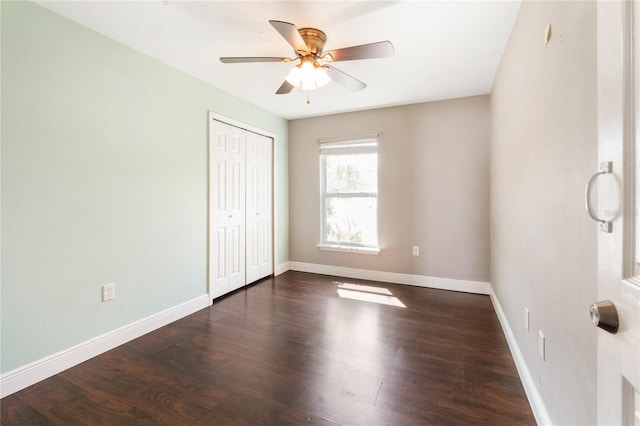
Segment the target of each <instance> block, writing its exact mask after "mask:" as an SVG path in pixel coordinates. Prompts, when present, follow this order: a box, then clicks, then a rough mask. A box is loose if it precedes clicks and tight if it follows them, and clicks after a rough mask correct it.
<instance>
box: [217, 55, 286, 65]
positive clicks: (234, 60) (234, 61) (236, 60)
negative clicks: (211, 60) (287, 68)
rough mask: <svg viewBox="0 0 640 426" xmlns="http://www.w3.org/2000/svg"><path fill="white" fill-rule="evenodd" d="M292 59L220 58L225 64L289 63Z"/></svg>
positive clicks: (265, 57)
mask: <svg viewBox="0 0 640 426" xmlns="http://www.w3.org/2000/svg"><path fill="white" fill-rule="evenodd" d="M289 61H291V58H281V57H276V56H227V57H222V58H220V62H223V63H225V64H240V63H245V62H289Z"/></svg>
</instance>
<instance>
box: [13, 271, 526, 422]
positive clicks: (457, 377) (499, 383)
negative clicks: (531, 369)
mask: <svg viewBox="0 0 640 426" xmlns="http://www.w3.org/2000/svg"><path fill="white" fill-rule="evenodd" d="M345 284H347V285H345ZM349 284H358V285H364V286H371V287H376V288H377V289H372V288H366V287H365V288H362V287H357V286H355V287H354V286H351V285H349ZM339 285H340V287H338V286H339ZM381 289H387V290H388V291H389V292H390V293H392V294H379V293H376V292H375V291H379V292H384V290H381ZM338 290H341V291H340V292H341V293H342V295H343V296H348V297H359V298H362V297H364V298H372V299H376V301H380V302H385V303H397V302H398V301H399V302H401V303H402V304H404V305H405V306H406V308H403V307H398V306H390V305H384V304H379V303H375V302H373V301H360V300H354V299H349V298H344V297H340V296H339V294H338ZM377 299H379V300H377ZM0 409H1V411H2V425H3V426H5V425H32V424H61V425H74V424H87V425H94V424H106V425H122V424H170V425H182V424H188V425H196V424H204V425H226V424H228V425H306V424H312V425H335V424H340V425H367V426H373V425H472V424H473V425H475V424H486V425H516V424H535V419H534V417H533V415H532V413H531V409H530V407H529V405H528V402H527V398H526V396H525V393H524V390H523V388H522V384H521V383H520V380H519V378H518V374H517V372H516V368H515V365H514V363H513V360H512V358H511V355H510V353H509V349H508V347H507V343H506V341H505V338H504V336H503V334H502V331H501V329H500V325H499V323H498V320H497V318H496V315H495V312H494V310H493V308H492V306H491V301H490V300H489V297H487V296H480V295H474V294H465V293H456V292H450V291H442V290H432V289H424V288H418V287H409V286H400V285H393V284H385V283H378V282H367V281H361V280H353V279H346V278H338V277H327V276H322V275H314V274H306V273H300V272H287V273H285V274H283V275H280V276H278V277H276V278H269V279H266V280H263V281H261V282H259V283H257V284H254V285H252V286H249V287H247V288H245V289H243V290H240V291H238V292H236V293H234V294H231V295H229V296H227V297H224V298H221V299H220V300H216V302H215V303H214V304H213V305H212V306H211V307H209V308H207V309H203V310H201V311H199V312H197V313H195V314H193V315H190V316H188V317H186V318H183V319H181V320H179V321H176V322H174V323H172V324H170V325H168V326H166V327H163V328H161V329H159V330H156V331H154V332H153V333H150V334H148V335H145V336H143V337H141V338H139V339H136V340H134V341H132V342H129V343H127V344H125V345H122V346H120V347H118V348H116V349H114V350H111V351H109V352H107V353H105V354H102V355H100V356H98V357H95V358H93V359H91V360H89V361H87V362H85V363H83V364H80V365H78V366H76V367H74V368H71V369H69V370H67V371H64V372H62V373H60V374H58V375H56V376H54V377H51V378H49V379H47V380H44V381H42V382H40V383H38V384H36V385H33V386H31V387H29V388H27V389H24V390H22V391H20V392H17V393H15V394H13V395H10V396H8V397H6V398H4V399H2V400H1V401H0Z"/></svg>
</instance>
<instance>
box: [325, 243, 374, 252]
mask: <svg viewBox="0 0 640 426" xmlns="http://www.w3.org/2000/svg"><path fill="white" fill-rule="evenodd" d="M318 248H319V249H320V250H325V251H340V252H343V253H362V254H378V253H380V248H379V247H352V246H341V245H338V244H318Z"/></svg>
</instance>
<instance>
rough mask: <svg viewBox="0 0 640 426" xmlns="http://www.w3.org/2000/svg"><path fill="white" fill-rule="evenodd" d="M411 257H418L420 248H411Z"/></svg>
mask: <svg viewBox="0 0 640 426" xmlns="http://www.w3.org/2000/svg"><path fill="white" fill-rule="evenodd" d="M413 255H414V256H420V247H418V246H413Z"/></svg>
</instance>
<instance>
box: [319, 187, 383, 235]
mask: <svg viewBox="0 0 640 426" xmlns="http://www.w3.org/2000/svg"><path fill="white" fill-rule="evenodd" d="M325 213H326V220H327V221H326V226H327V229H326V236H327V241H326V242H328V243H352V244H359V245H370V246H377V245H378V235H377V234H378V232H377V229H376V227H377V226H376V223H377V215H378V199H377V198H376V197H355V198H345V197H327V198H326V212H325Z"/></svg>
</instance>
